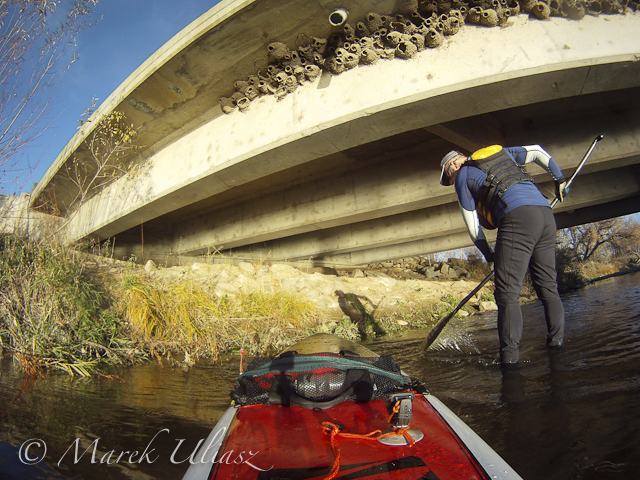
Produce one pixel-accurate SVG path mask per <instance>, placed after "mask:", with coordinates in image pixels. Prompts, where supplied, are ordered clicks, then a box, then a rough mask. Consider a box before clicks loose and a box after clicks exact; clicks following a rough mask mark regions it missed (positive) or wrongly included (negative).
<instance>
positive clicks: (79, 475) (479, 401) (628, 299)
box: [0, 273, 640, 480]
mask: <svg viewBox="0 0 640 480" xmlns="http://www.w3.org/2000/svg"><path fill="white" fill-rule="evenodd" d="M563 301H564V305H565V309H566V337H565V338H566V344H565V347H564V348H563V349H561V350H559V351H549V350H548V349H547V348H546V347H545V346H544V342H545V326H544V317H543V314H542V307H541V305H540V304H539V303H535V304H532V305H527V306H525V307H523V314H524V318H525V330H524V336H523V342H522V351H521V367H520V368H519V369H517V370H509V371H502V370H501V369H500V367H499V366H498V364H497V358H498V340H497V331H496V315H495V313H492V314H484V315H481V316H473V317H469V318H466V319H463V320H453V321H452V322H451V323H450V326H448V327H447V328H446V329H445V330H444V331H443V333H442V334H441V337H440V339H439V340H438V342H437V343H436V344H434V345H433V346H432V348H431V349H430V350H429V352H428V354H427V355H426V357H424V356H421V355H420V354H419V352H420V342H421V336H423V335H424V332H419V334H418V333H416V332H413V333H412V334H411V335H407V336H404V337H402V338H398V337H396V338H393V339H386V340H381V341H376V342H372V343H368V344H367V346H368V347H369V348H371V349H372V350H374V351H376V352H378V353H380V354H390V355H393V356H395V357H396V359H397V360H398V361H399V363H400V365H402V367H403V369H404V370H405V371H406V372H407V373H409V374H411V375H412V376H414V377H417V378H420V379H421V380H423V381H424V383H425V384H426V385H427V387H428V389H429V391H430V392H431V393H432V394H434V395H436V396H437V397H438V398H440V400H442V401H443V402H444V403H445V404H446V405H447V406H448V407H449V408H450V409H451V410H453V411H454V412H455V413H456V414H457V415H458V416H459V417H460V418H462V420H463V421H464V422H466V423H467V424H468V425H469V426H470V427H471V428H473V429H474V430H475V431H476V432H477V433H478V434H479V435H480V436H481V437H482V438H484V440H485V441H486V442H487V443H488V444H489V445H491V446H492V447H493V448H494V449H495V450H496V451H497V452H498V453H499V454H500V455H501V456H503V458H505V460H506V461H507V462H508V463H509V464H511V465H512V466H513V467H514V468H515V470H516V471H518V473H519V474H520V475H521V476H522V477H523V478H524V479H526V480H534V479H536V480H537V479H545V480H554V479H557V480H569V479H598V480H601V479H604V480H607V479H616V480H622V479H639V478H640V395H639V394H640V273H636V274H630V275H625V276H621V277H617V278H612V279H609V280H605V281H602V282H599V283H598V284H595V285H592V286H589V287H587V288H584V289H582V290H579V291H577V292H573V293H570V294H567V295H565V296H563ZM238 362H239V358H238V357H237V356H229V357H227V358H225V359H224V360H223V361H222V363H219V364H216V365H211V364H200V365H198V366H197V368H195V369H192V370H191V371H189V372H188V373H183V372H182V371H181V370H179V369H178V370H174V369H172V368H170V367H168V366H164V367H161V366H158V365H145V366H138V367H134V368H129V369H123V370H120V371H118V372H114V373H117V374H118V375H119V376H120V377H121V379H122V382H119V381H112V380H108V379H101V378H90V379H80V378H70V377H68V376H65V375H50V376H47V378H45V379H42V380H37V381H35V382H33V381H27V380H23V379H22V378H21V377H20V376H19V375H18V374H17V373H16V372H15V370H14V369H13V366H12V364H11V362H10V361H6V360H5V362H4V363H3V364H2V365H0V374H1V375H0V479H3V480H4V479H7V480H8V479H10V480H14V479H15V480H17V479H53V480H60V479H66V478H75V479H82V480H90V479H94V478H95V479H98V478H99V479H139V480H146V479H157V480H161V479H162V480H164V479H180V478H181V477H182V475H183V473H184V472H185V471H186V469H187V467H188V461H186V460H187V458H188V456H189V455H190V454H191V452H192V451H193V449H194V448H195V446H196V444H197V442H198V440H200V439H204V438H206V436H207V435H208V433H209V430H210V428H211V427H212V426H213V425H214V424H215V422H216V421H217V420H218V418H220V416H221V415H222V414H223V412H224V411H225V410H226V408H227V407H228V405H229V391H230V390H231V389H232V388H233V385H234V381H235V377H236V376H237V373H238ZM180 439H185V440H184V441H183V442H180ZM45 449H46V451H45ZM85 452H86V453H85ZM134 452H135V453H134ZM83 453H84V455H83V456H82V457H81V458H79V457H80V456H81V455H82V454H83ZM43 456H44V460H41V458H42V457H43ZM25 462H26V463H33V465H27V464H26V463H25Z"/></svg>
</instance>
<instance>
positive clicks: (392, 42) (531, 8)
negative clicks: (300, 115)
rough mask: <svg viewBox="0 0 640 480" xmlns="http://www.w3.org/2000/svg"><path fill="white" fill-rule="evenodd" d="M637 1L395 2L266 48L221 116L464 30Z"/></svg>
mask: <svg viewBox="0 0 640 480" xmlns="http://www.w3.org/2000/svg"><path fill="white" fill-rule="evenodd" d="M639 2H640V0H468V2H463V1H461V0H399V2H398V3H397V8H398V11H397V12H396V13H393V14H386V15H383V14H378V13H375V12H370V13H368V14H367V15H366V16H365V18H363V19H361V20H360V21H358V22H356V23H355V24H349V23H345V24H344V25H342V26H341V27H338V29H337V30H336V31H334V32H333V33H332V34H331V36H330V37H329V38H321V37H308V36H306V35H304V34H301V35H300V36H299V37H298V40H297V42H296V47H295V48H294V49H292V48H290V47H289V46H288V45H287V44H285V43H282V42H272V43H270V44H268V45H267V55H268V56H267V62H268V65H267V66H266V67H264V68H260V69H258V71H257V72H256V73H255V74H253V75H250V76H249V77H248V78H247V79H245V80H238V81H237V82H235V84H234V87H235V92H234V93H233V94H232V95H230V96H229V97H222V98H220V106H221V108H222V111H223V112H224V113H231V112H233V111H235V110H240V111H244V110H246V109H247V108H248V107H249V105H250V103H251V101H253V100H255V99H256V98H258V97H260V96H262V95H274V96H275V97H276V98H277V99H278V100H280V99H282V98H284V97H285V96H286V95H287V94H289V93H291V92H293V91H294V90H295V89H296V88H297V87H298V86H299V85H303V84H304V83H306V82H312V81H314V80H315V79H316V78H317V77H318V76H320V75H321V74H322V72H329V73H330V74H333V75H337V74H340V73H342V72H344V71H345V70H350V69H352V68H355V67H356V66H358V65H371V64H373V63H376V62H377V61H379V60H380V59H392V58H402V59H409V58H412V57H414V56H415V55H416V54H418V52H420V51H422V50H424V49H426V48H436V47H439V46H440V45H442V44H443V43H444V40H445V37H447V36H450V35H455V34H456V33H457V32H458V31H459V30H460V28H462V26H464V25H465V24H473V25H478V26H481V27H495V26H500V25H503V24H505V22H507V20H508V19H509V17H512V16H515V15H520V14H527V15H529V17H530V18H535V19H541V20H546V19H548V18H549V17H553V16H555V17H564V18H569V19H573V20H580V19H581V18H583V17H584V16H585V15H600V14H625V13H626V12H627V10H632V11H637V10H638V5H639Z"/></svg>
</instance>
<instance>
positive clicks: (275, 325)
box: [112, 272, 317, 359]
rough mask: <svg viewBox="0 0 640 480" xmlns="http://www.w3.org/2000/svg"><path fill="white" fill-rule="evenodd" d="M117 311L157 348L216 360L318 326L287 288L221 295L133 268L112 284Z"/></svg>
mask: <svg viewBox="0 0 640 480" xmlns="http://www.w3.org/2000/svg"><path fill="white" fill-rule="evenodd" d="M112 296H113V297H114V298H118V299H121V301H120V300H119V301H118V302H117V303H116V304H115V305H114V308H115V313H116V314H117V316H118V317H120V318H122V319H123V320H124V321H125V322H126V323H127V324H128V325H129V328H130V330H131V333H132V335H133V337H134V338H135V339H136V340H140V341H143V342H145V343H146V344H148V345H153V348H154V349H156V350H163V351H172V350H173V351H175V350H182V351H184V352H185V353H186V354H187V355H188V356H190V357H211V358H214V359H215V358H217V357H218V355H220V354H221V353H223V352H225V351H229V350H236V349H245V350H247V351H248V352H250V353H258V352H267V351H269V350H274V349H276V350H277V349H279V348H282V347H283V346H288V345H289V344H290V343H291V341H292V338H298V337H299V336H301V335H302V333H300V335H298V332H304V331H308V329H310V328H313V327H314V326H315V325H316V324H317V315H316V312H315V309H314V307H313V305H312V304H311V303H310V302H307V301H303V300H301V299H300V298H299V297H297V296H295V295H293V294H291V293H288V292H283V291H276V292H274V293H265V292H260V291H258V292H251V293H241V294H239V295H235V296H217V295H215V294H214V292H213V289H212V288H209V287H207V286H206V285H203V284H201V283H197V282H193V281H183V282H180V283H166V282H165V283H160V282H157V281H153V280H150V279H148V278H146V277H145V276H144V275H135V274H134V273H133V272H131V273H128V274H126V275H124V276H123V277H122V278H121V280H120V282H118V283H117V284H115V285H113V292H112Z"/></svg>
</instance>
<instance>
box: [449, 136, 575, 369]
mask: <svg viewBox="0 0 640 480" xmlns="http://www.w3.org/2000/svg"><path fill="white" fill-rule="evenodd" d="M530 162H535V163H537V164H538V165H540V166H541V167H542V168H544V169H545V170H546V171H547V172H548V173H549V175H551V178H553V180H554V182H555V185H556V196H557V198H558V199H559V201H562V200H563V197H564V194H565V186H566V181H565V178H564V177H563V175H562V171H561V170H560V168H559V167H558V165H557V164H556V162H555V161H554V160H553V158H551V155H549V153H547V152H546V151H545V150H544V149H543V148H542V147H540V146H539V145H531V146H524V147H510V148H503V147H501V146H499V145H493V146H490V147H486V148H483V149H481V150H478V151H477V152H475V153H473V154H472V155H470V156H466V155H464V154H463V153H461V152H459V151H457V150H452V151H451V152H449V153H447V154H446V155H445V156H444V157H443V158H442V162H441V164H440V166H441V168H442V171H441V174H440V184H442V185H444V186H449V185H452V186H455V189H456V194H457V195H458V201H459V203H460V207H461V210H462V216H463V218H464V221H465V224H466V226H467V229H468V231H469V235H470V236H471V239H472V240H473V243H474V244H475V245H476V247H478V249H479V250H480V251H481V252H482V254H483V255H484V257H485V259H486V260H487V262H489V263H492V262H493V263H494V265H495V298H496V303H497V305H498V335H499V338H500V362H501V364H502V365H504V366H509V365H517V364H518V362H519V359H520V340H521V338H522V312H521V310H520V303H519V300H518V299H519V296H520V290H521V289H522V284H523V282H524V278H525V275H526V273H527V270H529V272H530V273H531V280H532V281H533V285H534V288H535V290H536V293H537V294H538V298H540V300H541V301H542V303H543V305H544V312H545V318H546V322H547V330H548V334H547V345H548V346H550V347H560V346H562V343H563V341H564V307H563V305H562V301H561V300H560V295H559V294H558V284H557V274H556V260H555V247H556V222H555V218H554V216H553V212H552V210H551V207H550V205H549V202H548V201H547V199H546V198H545V197H544V195H542V193H540V191H539V190H538V188H537V187H536V186H535V184H534V183H533V179H532V178H531V176H530V175H529V174H528V173H527V171H526V169H525V167H524V165H525V164H527V163H530ZM483 228H487V229H494V228H497V229H498V237H497V240H496V247H495V252H492V251H491V248H490V247H489V244H488V242H487V240H486V237H485V235H484V232H483V230H482V229H483Z"/></svg>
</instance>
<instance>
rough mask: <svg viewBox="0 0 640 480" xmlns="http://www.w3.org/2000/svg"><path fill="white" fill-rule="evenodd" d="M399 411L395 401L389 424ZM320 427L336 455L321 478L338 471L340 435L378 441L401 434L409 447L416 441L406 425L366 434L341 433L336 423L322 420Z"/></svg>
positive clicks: (331, 477)
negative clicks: (329, 467)
mask: <svg viewBox="0 0 640 480" xmlns="http://www.w3.org/2000/svg"><path fill="white" fill-rule="evenodd" d="M399 411H400V402H396V404H395V405H394V406H393V413H391V415H390V416H389V420H388V422H389V424H391V419H392V418H393V415H394V414H396V413H398V412H399ZM322 428H323V429H324V433H325V435H329V437H330V439H331V449H332V450H333V454H334V456H335V457H336V459H335V461H334V462H333V467H332V468H331V471H330V472H329V475H327V476H326V477H324V479H323V480H332V479H333V478H335V477H336V475H338V472H339V471H340V448H339V447H338V438H340V437H341V438H351V439H356V440H368V441H378V440H379V439H381V438H384V437H391V436H402V437H404V438H405V439H406V440H407V443H408V444H409V446H410V447H413V446H414V445H415V443H416V441H415V440H414V439H413V437H412V436H411V435H410V434H409V427H408V426H407V427H402V428H393V427H391V431H389V432H386V433H382V431H381V430H374V431H373V432H370V433H367V434H358V433H341V432H340V427H338V426H337V425H336V424H334V423H331V422H323V423H322Z"/></svg>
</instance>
